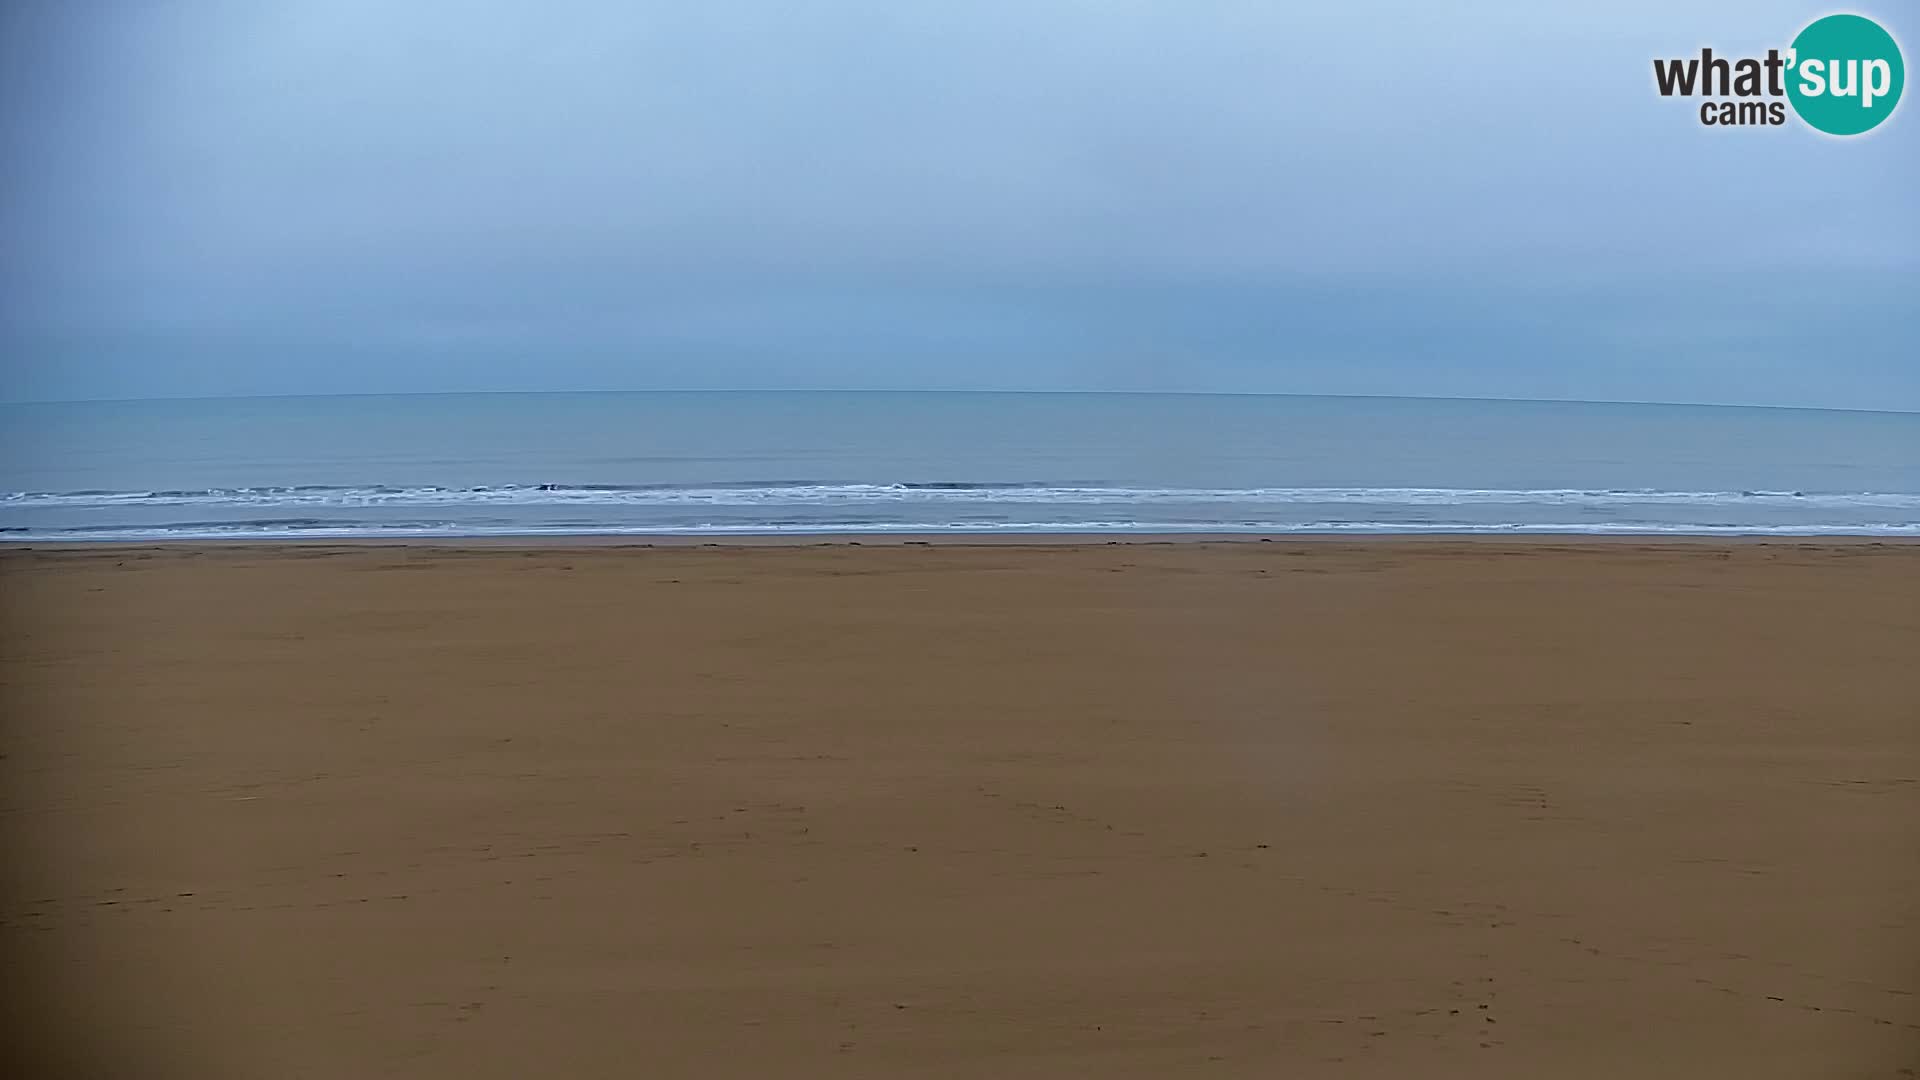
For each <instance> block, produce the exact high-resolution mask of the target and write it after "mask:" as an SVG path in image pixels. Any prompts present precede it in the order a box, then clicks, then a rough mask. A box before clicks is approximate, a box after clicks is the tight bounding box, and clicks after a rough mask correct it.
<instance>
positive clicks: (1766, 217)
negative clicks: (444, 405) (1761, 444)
mask: <svg viewBox="0 0 1920 1080" xmlns="http://www.w3.org/2000/svg"><path fill="white" fill-rule="evenodd" d="M1301 6H1304V7H1307V8H1308V9H1309V10H1308V11H1306V12H1304V13H1303V12H1300V11H1296V10H1290V9H1292V8H1295V7H1301ZM1443 6H1446V5H1439V4H1432V3H1407V4H1367V3H1349V2H1344V0H1343V2H1341V3H1325V4H1319V5H1290V4H1289V5H1283V4H1281V3H1278V2H1277V0H1275V2H1268V3H1214V2H1207V0H1179V2H1175V0H1166V2H1160V3H1146V2H1130V0H1079V2H1056V0H1009V2H1004V3H1002V2H991V0H988V2H983V0H967V2H953V3H937V4H936V3H925V4H922V3H903V2H900V0H875V2H872V3H841V2H821V0H813V2H809V3H797V4H796V3H779V2H767V3H757V2H755V3H735V2H728V0H714V2H707V0H683V2H680V3H674V4H655V3H638V2H632V0H606V2H567V0H547V2H542V3H533V2H526V3H518V4H505V3H501V4H484V3H477V2H447V3H429V2H420V0H415V2H408V3H394V2H392V0H277V2H272V3H263V2H258V0H233V2H224V3H221V2H202V0H182V2H163V0H155V2H149V3H137V2H123V3H111V2H106V0H100V2H60V0H55V2H43V3H34V2H24V0H16V2H9V3H8V4H7V5H6V6H5V7H4V14H3V15H0V19H4V25H3V27H0V50H4V52H3V54H0V80H3V81H0V103H3V104H0V113H3V116H0V160H4V161H5V162H6V169H7V174H6V187H5V190H4V199H3V200H0V215H3V218H0V226H3V227H4V235H5V237H6V242H5V244H4V246H3V247H0V341H3V342H4V349H5V356H6V370H5V377H4V382H3V383H0V397H5V398H8V399H16V400H18V399H65V398H100V397H147V396H174V395H209V394H283V393H352V392H387V391H438V390H568V389H601V388H605V389H647V388H684V387H718V388H727V387H894V388H922V387H925V388H966V389H1073V390H1194V391H1231V392H1281V393H1357V394H1439V395H1466V396H1493V397H1570V398H1598V399H1619V400H1669V401H1708V402H1751V403H1758V404H1777V405H1817V406H1835V407H1862V408H1897V409H1920V302H1916V299H1917V298H1920V287H1916V286H1920V255H1917V253H1916V244H1915V240H1916V238H1920V196H1917V194H1916V193H1920V172H1917V171H1916V165H1920V116H1917V115H1916V113H1915V110H1916V109H1920V104H1915V103H1913V102H1904V103H1903V104H1902V105H1901V106H1900V110H1899V112H1898V113H1897V114H1896V115H1895V116H1894V118H1893V119H1892V120H1891V121H1889V122H1888V123H1887V124H1886V125H1884V126H1883V127H1882V128H1881V129H1880V130H1878V131H1875V132H1874V133H1872V134H1870V135H1868V136H1865V137H1863V138H1856V139H1851V140H1841V139H1831V138H1826V137H1822V136H1820V135H1817V134H1815V133H1813V132H1812V131H1811V130H1809V129H1807V128H1805V127H1804V126H1800V125H1799V124H1798V123H1797V122H1795V123H1791V124H1790V125H1789V126H1787V127H1785V128H1749V129H1726V130H1722V129H1716V128H1705V127H1702V126H1701V125H1700V123H1699V121H1698V118H1697V111H1696V110H1697V102H1694V103H1692V104H1689V103H1688V102H1685V101H1680V100H1663V99H1661V98H1659V97H1658V96H1657V95H1656V94H1655V92H1654V90H1653V81H1652V69H1651V60H1652V59H1653V58H1654V57H1655V56H1662V57H1666V56H1684V55H1687V54H1689V53H1697V51H1698V49H1699V48H1700V46H1702V45H1711V46H1713V47H1714V48H1715V50H1716V52H1719V53H1722V54H1731V55H1736V56H1739V55H1758V54H1763V53H1764V52H1765V50H1766V49H1767V48H1768V47H1769V46H1778V47H1784V46H1786V45H1787V44H1788V42H1789V41H1790V40H1791V39H1792V37H1793V35H1794V33H1795V32H1797V31H1798V29H1799V28H1800V27H1801V26H1803V25H1804V24H1805V23H1807V22H1808V21H1810V20H1811V19H1812V18H1814V17H1816V16H1817V15H1819V14H1823V13H1825V12H1826V11H1828V10H1830V8H1829V5H1827V4H1825V3H1812V4H1808V3H1767V2H1751V0H1743V2H1725V3H1712V4H1696V5H1685V4H1672V3H1653V2H1648V3H1637V2H1636V3H1605V4H1598V3H1596V4H1593V5H1590V10H1586V11H1571V10H1562V8H1563V7H1564V5H1548V4H1540V3H1537V2H1516V3H1512V4H1504V5H1503V4H1474V5H1472V9H1473V10H1472V13H1471V14H1461V13H1456V12H1443V11H1441V10H1439V9H1440V8H1442V7H1443ZM1460 6H1461V7H1466V6H1467V5H1460ZM1314 8H1318V9H1319V10H1317V11H1316V10H1311V9H1314ZM1852 10H1858V11H1860V12H1862V13H1865V14H1869V15H1874V16H1877V17H1879V18H1880V19H1881V21H1882V22H1883V24H1884V25H1886V26H1887V27H1888V28H1889V29H1890V30H1891V31H1892V32H1893V33H1894V34H1895V35H1896V37H1901V38H1902V39H1903V40H1904V41H1905V42H1907V43H1908V44H1907V58H1908V60H1909V62H1911V61H1912V59H1913V51H1914V49H1913V45H1912V42H1914V41H1920V8H1916V7H1914V6H1904V7H1903V6H1899V5H1882V6H1878V7H1876V6H1872V5H1869V6H1863V7H1858V8H1854V9H1852Z"/></svg>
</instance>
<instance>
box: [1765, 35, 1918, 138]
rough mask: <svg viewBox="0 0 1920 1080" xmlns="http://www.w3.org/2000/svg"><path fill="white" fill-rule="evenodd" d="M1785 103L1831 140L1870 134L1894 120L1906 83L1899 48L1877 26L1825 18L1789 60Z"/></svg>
mask: <svg viewBox="0 0 1920 1080" xmlns="http://www.w3.org/2000/svg"><path fill="white" fill-rule="evenodd" d="M1787 63H1788V65H1789V68H1788V76H1787V100H1788V101H1790V102H1792V103H1793V111H1794V112H1796V113H1799V114H1800V119H1802V120H1805V121H1806V122H1807V124H1808V125H1809V126H1811V127H1813V128H1815V129H1816V130H1819V131H1824V132H1826V133H1827V134H1829V135H1858V134H1860V133H1861V132H1863V131H1871V130H1873V128H1875V127H1876V126H1878V125H1879V123H1880V122H1881V121H1882V120H1885V119H1886V118H1887V117H1888V116H1890V115H1892V113H1893V107H1894V106H1895V105H1898V104H1899V103H1900V91H1901V89H1902V88H1903V87H1905V86H1906V83H1907V65H1906V63H1905V62H1904V61H1902V60H1901V58H1900V46H1899V44H1897V43H1896V42H1895V41H1894V40H1893V35H1892V34H1889V33H1887V32H1886V31H1885V30H1883V29H1881V27H1880V24H1879V23H1877V22H1874V21H1873V20H1872V19H1868V18H1863V17H1861V16H1859V15H1828V16H1827V17H1826V18H1824V19H1815V20H1814V21H1813V22H1811V23H1808V24H1807V28H1806V29H1805V30H1802V31H1800V36H1799V37H1796V38H1794V39H1793V49H1792V51H1791V52H1790V53H1789V54H1788V60H1787Z"/></svg>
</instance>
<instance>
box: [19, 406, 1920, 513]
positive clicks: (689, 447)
mask: <svg viewBox="0 0 1920 1080" xmlns="http://www.w3.org/2000/svg"><path fill="white" fill-rule="evenodd" d="M996 533H1007V534H1022V533H1094V534H1126V533H1156V534H1162V533H1214V534H1262V535H1277V534H1336V535H1347V534H1361V535H1373V534H1397V533H1463V534H1525V533H1567V534H1595V535H1614V534H1648V535H1664V534H1686V535H1752V536H1834V535H1843V536H1914V535H1920V414H1915V413H1896V412H1848V411H1830V410H1814V409H1772V408H1746V407H1729V406H1697V405H1650V404H1600V403H1576V402H1546V401H1489V400H1461V399H1431V398H1387V397H1290V396H1254V395H1188V394H1105V393H1100V394H1064V393H959V392H925V393H893V392H845V393H842V392H784V391H783V392H642V393H577V394H576V393H556V394H425V395H395V396H344V397H279V398H228V399H195V400H160V401H113V402H82V403H58V404H15V405H6V406H0V540H8V541H15V542H19V541H76V540H78V541H152V540H206V539H219V538H233V539H250V540H283V539H298V538H345V537H376V538H378V537H394V538H401V537H481V536H567V535H606V536H635V537H647V536H672V535H698V536H741V535H781V534H803V535H804V534H996Z"/></svg>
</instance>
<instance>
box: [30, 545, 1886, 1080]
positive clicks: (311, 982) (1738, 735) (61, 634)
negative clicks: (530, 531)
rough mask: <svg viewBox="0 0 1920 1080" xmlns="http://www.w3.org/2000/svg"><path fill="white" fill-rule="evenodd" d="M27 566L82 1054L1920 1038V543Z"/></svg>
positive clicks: (128, 1070)
mask: <svg viewBox="0 0 1920 1080" xmlns="http://www.w3.org/2000/svg"><path fill="white" fill-rule="evenodd" d="M0 586H3V587H4V589H5V599H6V612H5V616H6V618H5V625H4V630H5V650H4V654H0V655H3V657H4V660H3V663H4V668H3V669H0V673H3V674H4V679H5V694H6V701H5V704H6V706H7V715H8V720H7V728H6V736H7V738H6V742H7V744H8V745H7V747H6V754H5V758H4V760H0V770H3V778H4V780H5V784H4V787H0V809H4V812H5V815H4V820H5V823H6V824H5V828H6V834H5V839H6V842H7V843H8V845H9V854H10V858H9V866H10V873H9V876H8V881H7V883H6V895H5V898H4V907H0V921H3V922H4V928H3V929H0V933H3V934H4V941H5V946H6V950H7V952H6V957H7V960H8V962H9V965H10V968H9V970H10V974H11V981H12V982H13V983H14V984H15V988H16V992H15V993H14V994H13V995H9V997H10V1002H9V1008H10V1010H11V1015H10V1017H9V1020H10V1023H11V1025H12V1026H13V1027H14V1029H15V1030H16V1031H19V1032H20V1033H21V1034H22V1036H24V1038H23V1039H18V1040H16V1044H17V1045H20V1046H25V1047H30V1048H31V1049H33V1050H34V1051H35V1052H36V1053H38V1054H39V1055H40V1056H41V1057H42V1058H43V1059H45V1060H43V1062H42V1070H43V1071H42V1072H41V1073H40V1074H41V1075H58V1070H59V1069H61V1068H65V1069H69V1070H71V1069H73V1068H76V1067H86V1068H91V1069H92V1070H93V1071H94V1074H95V1075H100V1074H103V1073H104V1074H113V1075H130V1074H136V1073H137V1074H140V1075H147V1076H182V1077H209V1076H212V1077H223V1076H233V1077H255V1076H288V1077H292V1076H300V1077H524V1076H530V1075H551V1076H568V1077H601V1076H605V1077H615V1076H619V1077H625V1076H635V1075H653V1076H742V1077H746V1076H752V1077H762V1076H884V1077H894V1076H951V1077H963V1076H964V1077H972V1076H995V1077H1043V1076H1044V1077H1057V1076H1102V1077H1107V1076H1139V1077H1161V1076H1168V1075H1186V1074H1189V1073H1191V1074H1195V1075H1203V1076H1222V1077H1228V1076H1261V1077H1265V1076H1330V1077H1343V1076H1354V1077H1402V1076H1498V1077H1505V1076H1511V1077H1539V1076H1592V1077H1616V1076H1622V1075H1636V1076H1671V1077H1694V1076H1702V1075H1730V1076H1731V1075H1738V1076H1745V1077H1794V1078H1800V1077H1810V1076H1835V1077H1880V1076H1885V1077H1897V1076H1903V1075H1906V1076H1911V1075H1913V1073H1912V1072H1911V1071H1907V1072H1902V1070H1903V1069H1905V1070H1912V1069H1914V1068H1915V1067H1920V997H1916V994H1920V929H1916V923H1915V919H1916V916H1920V662H1916V659H1915V658H1916V657H1920V545H1913V544H1875V543H1846V544H1824V543H1819V544H1816V543H1720V542H1692V543H1660V544H1649V543H1641V542H1637V541H1614V542H1606V543H1602V542H1586V541H1563V540H1539V541H1533V542H1524V543H1523V542H1512V543H1509V542H1493V541H1459V540H1426V541H1419V542H1405V541H1378V542H1345V541H1320V542H1285V543H1258V542H1247V543H1234V544H1214V543H1194V542H1188V543H1177V544H1106V543H1083V544H1048V545H1022V544H997V545H978V546H975V545H960V544H942V545H932V546H925V545H920V544H905V543H901V544H888V545H876V544H863V545H861V546H858V547H855V546H848V545H844V544H830V545H823V546H774V547H753V546H726V547H698V546H680V547H652V548H636V547H627V546H557V545H556V546H549V547H544V548H531V547H513V546H506V545H473V546H468V547H459V548H455V547H430V546H399V547H396V546H361V545H325V544H317V545H297V546H296V545H287V546H280V547H271V546H213V545H208V546H204V547H188V546H168V547H151V548H80V547H75V548H69V549H66V550H61V551H22V550H18V549H15V550H11V551H7V552H5V553H4V554H0ZM29 988H31V989H29ZM23 990H27V991H28V992H22V991H23Z"/></svg>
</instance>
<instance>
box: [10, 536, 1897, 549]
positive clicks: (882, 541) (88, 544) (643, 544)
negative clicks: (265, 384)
mask: <svg viewBox="0 0 1920 1080" xmlns="http://www.w3.org/2000/svg"><path fill="white" fill-rule="evenodd" d="M1242 544H1274V545H1282V546H1284V545H1287V544H1312V545H1315V546H1322V545H1327V544H1336V545H1339V544H1345V545H1353V546H1356V547H1373V546H1383V547H1394V546H1400V545H1431V544H1472V545H1475V546H1482V545H1493V546H1499V545H1515V546H1522V547H1537V546H1540V545H1552V546H1555V547H1561V548H1565V547H1575V546H1582V545H1594V546H1598V547H1619V546H1622V545H1625V546H1631V547H1643V548H1658V547H1665V546H1668V545H1673V546H1682V547H1699V546H1702V545H1706V546H1712V545H1726V546H1729V547H1764V546H1769V545H1772V546H1782V547H1800V548H1804V547H1828V546H1835V547H1911V546H1914V545H1920V536H1912V535H1891V536H1886V535H1876V534H1870V533H1848V534H1826V533H1791V534H1787V533H1780V534H1772V533H1769V534H1751V533H1748V534H1729V535H1721V534H1713V533H1498V534H1494V533H1482V532H1452V533H1449V532H1419V533H1368V534H1353V533H1333V532H1327V533H1211V532H1191V533H951V532H931V533H904V532H903V533H742V534H719V535H716V534H710V533H680V534H672V535H665V534H661V535H634V534H627V533H591V534H578V535H539V534H528V535H522V536H404V537H399V536H396V537H381V536H342V537H284V538H265V539H262V538H257V537H183V538H181V539H177V540H173V539H148V540H0V554H5V553H9V552H42V551H81V552H85V551H94V552H110V551H136V550H140V551H144V550H149V549H162V550H175V551H177V550H191V549H201V548H205V549H210V550H223V551H224V550H238V549H269V550H272V549H279V548H328V547H340V548H418V549H424V550H443V551H462V550H475V549H479V550H485V549H494V548H511V549H515V550H523V551H526V550H530V551H542V550H549V549H555V550H557V549H574V548H615V549H627V548H736V547H738V548H761V547H780V548H789V547H793V548H806V547H940V548H969V547H993V548H1023V547H1047V548H1058V547H1068V548H1077V547H1111V546H1135V547H1150V546H1164V545H1180V546H1198V547H1207V546H1213V545H1242Z"/></svg>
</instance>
